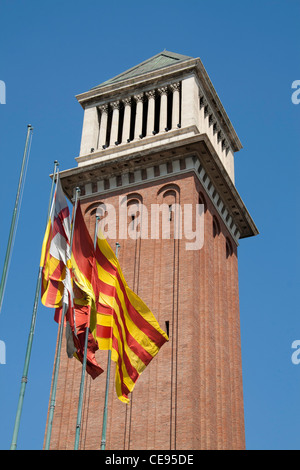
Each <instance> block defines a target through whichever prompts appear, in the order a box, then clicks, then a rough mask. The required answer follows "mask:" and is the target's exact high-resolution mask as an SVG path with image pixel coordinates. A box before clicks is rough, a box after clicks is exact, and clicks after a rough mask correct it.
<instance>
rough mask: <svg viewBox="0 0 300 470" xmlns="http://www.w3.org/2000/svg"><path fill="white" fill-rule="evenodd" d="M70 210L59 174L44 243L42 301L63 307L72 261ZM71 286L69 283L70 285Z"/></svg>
mask: <svg viewBox="0 0 300 470" xmlns="http://www.w3.org/2000/svg"><path fill="white" fill-rule="evenodd" d="M69 240H70V213H69V208H68V204H67V201H66V198H65V195H64V193H63V190H62V187H61V183H60V179H59V176H58V179H57V184H56V190H55V194H54V198H53V202H52V207H51V211H50V216H49V220H48V224H47V228H46V232H45V236H44V241H43V245H42V253H41V260H40V267H41V268H42V288H41V300H42V303H43V304H44V305H45V306H46V307H52V308H57V307H61V305H62V302H63V295H64V286H65V284H66V281H67V280H68V279H69V278H68V276H66V266H67V264H68V262H70V241H69ZM67 287H68V288H69V289H70V286H69V285H68V286H67Z"/></svg>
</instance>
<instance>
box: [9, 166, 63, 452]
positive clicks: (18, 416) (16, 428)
mask: <svg viewBox="0 0 300 470" xmlns="http://www.w3.org/2000/svg"><path fill="white" fill-rule="evenodd" d="M57 168H58V162H57V161H56V160H55V162H54V171H53V179H52V185H51V191H50V198H49V205H48V214H47V220H46V226H47V224H48V219H49V216H50V209H51V203H52V199H53V191H54V184H55V177H56V172H57ZM42 271H43V268H42V267H40V268H39V272H38V277H37V283H36V289H35V297H34V304H33V311H32V317H31V325H30V331H29V336H28V342H27V349H26V355H25V363H24V369H23V376H22V380H21V390H20V395H19V402H18V408H17V414H16V419H15V426H14V431H13V437H12V443H11V447H10V450H16V448H17V438H18V433H19V427H20V421H21V413H22V407H23V401H24V395H25V388H26V384H27V377H28V369H29V362H30V355H31V350H32V343H33V335H34V330H35V324H36V315H37V308H38V299H39V294H40V288H41V279H42Z"/></svg>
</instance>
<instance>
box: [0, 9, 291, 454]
mask: <svg viewBox="0 0 300 470" xmlns="http://www.w3.org/2000/svg"><path fill="white" fill-rule="evenodd" d="M0 18H1V28H0V50H1V55H0V80H3V81H4V82H5V83H6V91H7V95H6V104H5V105H0V119H1V126H0V155H1V185H0V201H1V221H0V228H1V230H0V269H1V271H0V272H2V266H3V262H4V256H5V250H6V243H7V239H8V233H9V226H10V221H11V216H12V210H13V206H14V202H15V194H16V188H17V183H18V178H19V171H20V166H21V159H22V154H23V149H24V143H25V136H26V128H27V124H29V123H30V124H32V125H33V126H34V135H33V140H32V147H31V154H30V162H29V167H28V172H27V179H26V185H25V190H24V196H23V201H22V207H21V214H20V218H19V225H18V231H17V236H16V241H15V246H14V252H13V257H12V262H11V266H10V271H9V277H8V283H7V288H6V292H5V299H4V304H3V309H2V313H1V316H0V340H2V341H4V342H5V344H6V364H2V365H0V384H1V385H0V449H8V448H9V447H10V443H11V438H12V432H13V425H14V420H15V413H16V407H17V401H18V396H19V390H20V381H21V376H22V371H23V364H24V354H25V350H26V344H27V338H28V332H29V326H30V320H31V312H32V305H33V297H34V291H35V284H36V278H37V272H38V264H39V257H40V249H41V242H42V238H43V233H44V227H45V218H46V211H47V205H48V198H49V191H50V179H49V176H48V175H49V174H50V173H51V172H52V169H53V162H54V160H55V159H57V160H59V162H60V168H61V169H62V170H63V169H67V168H71V167H74V166H76V162H75V160H74V158H75V157H76V156H77V155H78V153H79V145H80V137H81V126H82V119H83V111H82V109H81V107H80V105H79V104H78V103H77V101H76V99H75V95H76V94H78V93H81V92H84V91H87V90H88V89H90V88H91V87H93V86H95V85H97V84H99V83H101V82H103V81H105V80H107V79H109V78H111V77H113V76H115V75H117V74H119V73H121V72H123V71H124V70H126V69H128V68H130V67H132V66H134V65H136V64H138V63H140V62H142V61H143V60H146V59H148V58H149V57H151V56H153V55H155V54H157V53H159V52H161V51H162V50H163V49H167V50H169V51H173V52H178V53H181V54H185V55H188V56H192V57H200V58H201V60H202V62H203V64H204V66H205V68H206V70H207V72H208V74H209V76H210V78H211V80H212V82H213V84H214V86H215V88H216V91H217V93H218V95H219V97H220V99H221V101H222V103H223V105H224V107H225V109H226V111H227V113H228V115H229V117H230V119H231V121H232V123H233V125H234V127H235V129H236V131H237V134H238V136H239V137H240V139H241V141H242V144H243V149H242V150H241V151H240V152H239V153H238V154H237V155H236V160H235V162H236V166H235V168H236V185H237V189H238V191H239V193H240V194H241V196H242V199H243V200H244V202H245V204H246V206H247V208H248V210H249V211H250V213H251V215H252V217H253V219H254V221H255V222H256V224H257V226H258V229H259V231H260V235H259V236H258V237H255V238H251V239H245V240H241V241H240V246H239V280H240V281H239V282H240V310H241V337H242V358H243V381H244V405H245V427H246V444H247V448H248V449H300V437H299V418H300V364H299V365H298V366H297V365H294V364H293V363H292V361H291V355H292V352H293V350H292V349H291V344H292V342H293V341H294V340H297V339H300V319H299V287H300V286H299V254H300V253H299V228H300V227H299V202H300V201H299V176H300V175H299V173H300V172H299V170H300V165H299V155H300V154H299V150H300V145H299V130H300V126H299V124H300V119H299V117H300V104H299V105H294V104H293V103H292V101H291V95H292V89H291V84H292V82H293V81H294V80H299V79H300V66H299V42H300V41H299V39H300V38H299V36H300V33H299V18H300V4H299V2H298V1H296V0H295V1H293V0H289V1H285V2H284V1H278V0H272V1H268V0H260V1H257V0H255V1H251V2H241V1H238V0H234V1H233V0H228V1H226V2H224V1H222V0H214V1H213V2H212V1H208V0H206V1H201V0H198V1H191V0H186V1H185V2H182V1H179V0H176V1H172V2H171V1H165V2H158V1H156V0H153V1H152V2H141V1H139V2H137V1H129V2H121V1H116V0H112V1H110V2H102V1H100V0H98V1H95V0H86V1H84V2H83V1H77V0H73V1H64V2H62V1H57V0H52V1H51V2H50V1H47V0H44V1H43V2H41V1H37V0H28V1H27V2H24V1H20V0H15V1H13V2H12V1H11V0H2V1H1V6H0ZM56 334H57V325H56V323H55V322H54V321H53V312H52V311H51V310H50V309H46V308H44V307H42V306H41V305H40V307H39V310H38V318H37V325H36V330H35V337H34V344H33V350H32V356H31V364H30V369H29V377H28V378H29V381H28V384H27V388H26V394H25V400H24V408H23V414H22V421H21V427H20V433H19V439H18V448H19V449H41V448H42V445H43V437H44V430H45V423H46V415H47V406H48V400H49V393H50V384H51V374H52V366H53V358H54V350H55V342H56Z"/></svg>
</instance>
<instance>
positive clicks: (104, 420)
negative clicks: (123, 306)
mask: <svg viewBox="0 0 300 470" xmlns="http://www.w3.org/2000/svg"><path fill="white" fill-rule="evenodd" d="M119 248H120V244H119V243H118V242H117V243H116V257H117V258H118V254H119ZM111 347H112V345H111ZM110 367H111V349H109V350H108V356H107V370H106V387H105V399H104V410H103V423H102V439H101V450H105V446H106V428H107V410H108V407H107V405H108V389H109V379H110Z"/></svg>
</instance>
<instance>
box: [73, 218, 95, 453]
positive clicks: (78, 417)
mask: <svg viewBox="0 0 300 470" xmlns="http://www.w3.org/2000/svg"><path fill="white" fill-rule="evenodd" d="M98 223H99V217H98V216H96V225H95V235H94V249H96V243H97V233H98ZM89 329H90V325H88V326H87V327H86V330H85V340H84V354H83V361H82V369H81V381H80V390H79V401H78V409H77V423H76V434H75V444H74V450H78V448H79V438H80V430H81V419H82V404H83V395H84V381H85V370H86V358H87V347H88V337H89Z"/></svg>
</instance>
